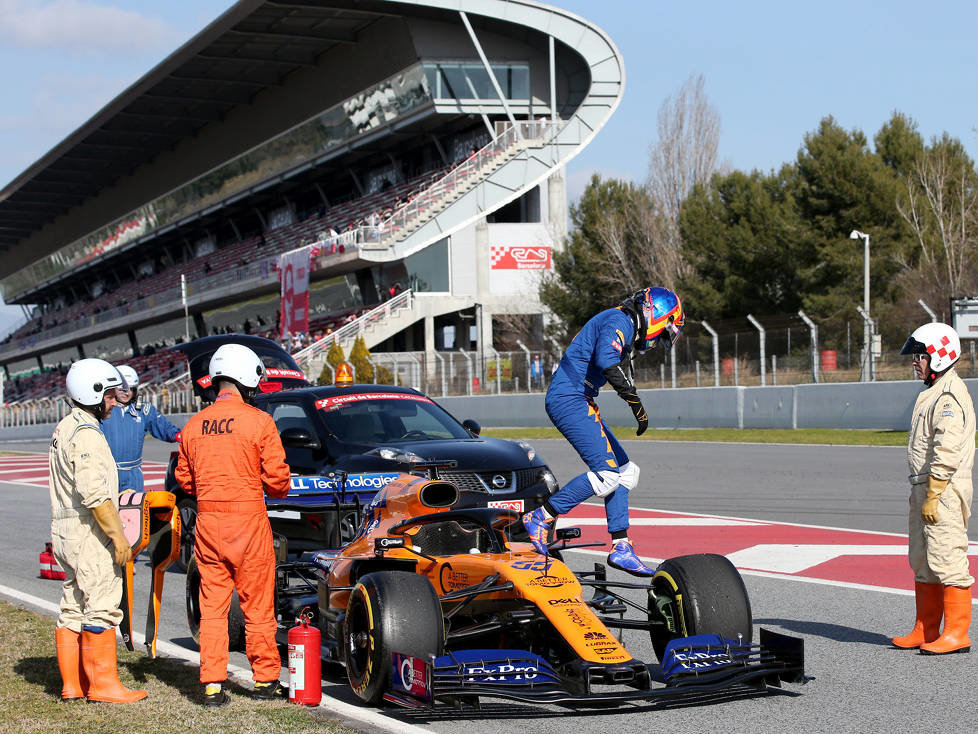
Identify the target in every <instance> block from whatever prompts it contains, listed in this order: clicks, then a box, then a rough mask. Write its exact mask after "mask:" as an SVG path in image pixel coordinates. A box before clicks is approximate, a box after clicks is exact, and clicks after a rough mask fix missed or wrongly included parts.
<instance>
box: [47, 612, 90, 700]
mask: <svg viewBox="0 0 978 734" xmlns="http://www.w3.org/2000/svg"><path fill="white" fill-rule="evenodd" d="M54 642H55V645H56V646H57V649H58V669H59V670H60V671H61V683H62V685H61V700H62V701H84V700H85V689H86V688H87V687H88V681H87V680H86V679H85V671H83V670H82V666H81V633H80V632H74V631H72V630H70V629H68V628H67V627H58V628H57V629H56V630H55V631H54Z"/></svg>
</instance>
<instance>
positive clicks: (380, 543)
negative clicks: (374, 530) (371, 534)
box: [374, 538, 404, 556]
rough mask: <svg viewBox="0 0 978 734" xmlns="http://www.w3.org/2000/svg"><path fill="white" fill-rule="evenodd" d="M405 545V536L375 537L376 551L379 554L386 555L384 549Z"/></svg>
mask: <svg viewBox="0 0 978 734" xmlns="http://www.w3.org/2000/svg"><path fill="white" fill-rule="evenodd" d="M403 547H404V538H374V553H376V554H377V555H378V556H382V555H384V551H389V550H393V549H394V548H403Z"/></svg>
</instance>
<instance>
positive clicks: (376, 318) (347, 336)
mask: <svg viewBox="0 0 978 734" xmlns="http://www.w3.org/2000/svg"><path fill="white" fill-rule="evenodd" d="M413 307H414V291H412V290H411V289H408V290H406V291H404V292H403V293H398V294H397V295H396V296H394V297H393V298H391V299H390V300H389V301H385V302H384V303H382V304H380V305H379V306H377V307H376V308H374V309H371V310H370V311H367V312H366V313H365V314H363V315H361V316H359V317H357V318H356V319H355V320H353V321H351V322H350V323H348V324H344V325H343V326H341V327H340V328H339V329H336V330H335V331H333V332H331V333H329V334H327V335H326V336H324V337H323V338H322V339H320V340H319V341H316V342H313V343H312V344H310V345H309V346H307V347H304V348H302V349H300V350H299V351H298V352H296V353H295V354H293V355H292V358H293V359H295V361H296V362H298V364H299V366H300V367H302V368H303V370H305V371H306V374H307V376H310V375H309V371H308V369H307V368H308V367H309V365H311V364H312V363H313V362H314V361H315V360H316V359H317V358H319V357H325V355H326V353H327V352H328V351H329V348H330V347H331V346H332V345H333V344H334V343H336V342H338V343H339V344H341V345H344V346H346V345H348V344H350V343H352V342H353V340H354V339H356V338H357V335H359V334H362V333H364V332H365V331H366V330H367V329H368V328H370V327H371V326H373V325H374V324H376V323H378V322H380V321H386V320H388V319H389V318H390V317H391V315H392V314H395V313H397V312H398V311H402V310H403V309H411V308H413ZM310 377H315V376H314V375H311V376H310Z"/></svg>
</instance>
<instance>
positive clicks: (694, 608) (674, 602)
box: [649, 553, 753, 661]
mask: <svg viewBox="0 0 978 734" xmlns="http://www.w3.org/2000/svg"><path fill="white" fill-rule="evenodd" d="M664 621H667V622H668V626H667V624H664V623H663V622H664ZM649 622H651V623H652V624H651V628H650V631H649V634H650V636H651V638H652V647H653V648H654V649H655V654H656V656H657V657H658V658H659V660H660V661H661V660H662V656H663V654H664V653H665V649H666V645H667V644H668V643H669V642H670V640H673V639H675V638H677V637H689V636H692V635H702V634H718V635H721V636H722V637H725V638H728V639H732V640H737V639H738V637H739V639H740V640H742V641H743V642H744V644H747V643H749V642H750V641H751V640H752V638H753V616H752V614H751V608H750V598H749V597H748V596H747V588H746V587H745V586H744V580H743V579H742V578H741V577H740V573H739V572H738V571H737V569H736V568H735V567H734V565H733V564H732V563H731V562H730V561H729V560H727V559H726V558H725V557H724V556H720V555H716V554H713V553H700V554H696V555H689V556H678V557H676V558H669V559H667V560H665V561H663V562H662V563H661V564H660V565H659V567H658V568H657V569H656V572H655V576H653V577H652V582H651V585H650V587H649ZM670 627H671V629H670Z"/></svg>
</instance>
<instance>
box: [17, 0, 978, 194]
mask: <svg viewBox="0 0 978 734" xmlns="http://www.w3.org/2000/svg"><path fill="white" fill-rule="evenodd" d="M552 4H556V5H558V6H560V7H563V8H566V9H567V10H570V11H572V12H574V13H577V14H578V15H581V16H583V17H585V18H587V19H588V20H591V21H592V22H594V23H596V24H597V25H598V26H600V27H601V28H602V29H603V30H604V31H605V32H607V33H608V35H609V36H610V37H611V39H612V40H613V41H614V42H615V44H616V45H617V46H618V49H619V51H621V53H622V54H623V56H624V58H625V67H626V91H625V98H624V100H623V102H622V104H621V106H620V108H619V109H618V111H617V112H616V114H615V115H614V117H613V118H612V119H611V121H610V122H609V123H608V124H607V126H606V127H605V129H604V130H603V131H602V132H601V133H599V134H598V136H597V138H596V139H595V140H594V141H593V142H592V144H591V145H590V146H589V147H588V148H587V149H586V150H585V151H584V152H583V153H581V154H580V155H579V156H578V157H577V158H576V159H575V160H574V161H572V162H571V164H570V165H569V167H568V193H569V194H570V196H571V197H572V198H575V197H576V196H578V195H579V194H580V192H581V190H582V189H583V187H584V185H585V184H586V182H587V179H588V178H589V177H590V174H591V173H592V172H599V173H601V174H602V175H604V176H613V177H621V178H630V179H633V180H636V181H641V180H643V179H644V178H645V175H646V166H647V161H648V147H649V144H650V143H651V142H652V141H653V138H654V136H655V118H656V113H657V111H658V108H659V105H660V104H661V103H662V100H663V99H664V98H665V97H666V96H668V95H670V94H673V93H674V92H675V91H676V90H677V89H678V88H679V87H680V86H681V85H682V83H683V82H684V81H685V80H686V79H687V78H688V77H689V76H690V75H693V74H702V75H703V76H704V78H705V80H706V91H707V94H708V95H709V98H710V100H711V102H712V103H713V104H714V105H715V106H716V107H717V109H718V111H719V114H720V119H721V136H720V157H721V159H722V160H723V161H725V162H726V163H727V164H728V165H729V166H731V167H733V168H740V169H753V168H757V169H761V170H763V171H767V170H769V169H772V168H777V167H778V166H780V165H781V164H782V163H784V162H785V161H789V160H792V159H794V157H795V156H796V155H797V152H798V148H799V147H800V145H801V144H802V139H803V136H804V134H805V133H806V132H808V131H810V130H813V129H815V127H816V126H817V125H818V122H819V120H820V119H821V118H822V117H824V116H825V115H830V114H831V115H833V116H834V117H835V118H836V120H838V121H839V123H840V124H842V125H843V127H846V128H848V129H851V128H859V129H861V130H863V132H865V133H866V134H867V136H868V137H869V138H870V139H872V136H873V135H874V134H875V132H876V131H877V130H878V129H879V128H880V126H881V125H882V124H883V123H884V122H885V121H886V120H887V119H888V118H889V117H890V114H891V113H892V111H893V110H895V109H897V110H900V111H901V112H904V113H905V114H908V115H910V116H911V117H912V118H914V119H915V120H917V122H918V124H919V129H920V132H921V133H923V134H924V136H925V137H927V138H929V137H931V136H933V135H939V134H940V133H941V132H943V131H947V132H948V133H950V134H951V135H953V136H955V137H957V138H959V139H960V140H961V141H962V142H963V143H964V144H965V147H966V148H967V150H968V151H969V152H970V154H971V156H972V158H974V157H976V156H978V133H976V132H975V127H976V126H978V108H976V106H975V104H974V100H975V99H978V74H976V73H975V68H974V67H975V59H976V54H978V52H976V49H978V3H975V2H974V0H971V1H970V2H966V1H965V0H944V1H941V2H937V3H932V4H931V5H928V6H925V5H924V4H922V3H920V0H916V1H915V2H909V1H907V0H890V1H889V2H886V3H879V2H868V1H865V0H849V1H848V2H842V1H840V0H823V2H820V3H791V2H784V0H779V1H777V2H775V1H774V0H759V1H752V0H746V2H740V3H732V2H720V1H719V0H716V1H705V0H704V1H701V2H685V3H681V2H675V0H600V2H598V1H596V0H560V2H556V3H552ZM231 5H232V3H231V2H229V1H228V0H168V2H165V3H160V2H158V1H153V2H150V1H149V0H125V1H123V0H0V68H2V69H4V73H3V74H2V75H0V99H2V100H3V104H2V105H0V186H3V185H6V183H8V182H9V181H11V180H12V179H13V178H14V177H16V176H17V175H18V174H19V173H20V172H21V171H23V170H24V169H25V168H26V167H27V166H28V165H30V164H31V163H32V162H33V161H34V160H36V159H37V158H38V157H39V156H41V155H43V154H44V153H45V152H47V151H48V150H49V149H50V148H51V147H53V146H54V145H55V144H57V143H58V142H59V141H60V140H62V139H63V138H64V137H65V136H66V135H68V134H69V133H70V132H71V131H72V130H74V129H75V128H76V127H78V126H79V125H80V124H82V123H83V122H84V121H85V120H86V119H88V117H90V116H91V115H92V114H94V113H95V112H96V111H98V109H99V108H101V107H102V106H103V105H104V104H105V103H107V102H108V101H109V100H110V99H111V98H112V97H114V96H115V95H116V94H118V93H119V92H121V91H122V90H123V89H124V88H125V87H126V86H128V85H129V84H131V83H132V82H134V81H136V79H138V78H139V77H140V76H141V75H142V74H144V73H145V72H146V71H148V70H149V69H150V68H151V67H152V66H154V65H155V64H156V63H158V62H159V61H161V60H162V59H163V58H164V57H165V56H166V55H167V54H168V53H169V52H171V51H172V50H174V49H175V48H177V47H178V46H179V45H180V44H181V43H183V42H184V41H186V40H188V39H189V38H190V37H191V36H192V35H193V34H194V33H196V32H197V31H198V30H200V29H201V28H203V27H204V26H205V25H206V24H207V23H209V22H210V21H211V20H213V19H214V18H216V17H217V16H218V15H219V14H220V13H222V12H223V11H224V10H226V9H227V8H228V7H230V6H231ZM12 70H16V73H11V71H12Z"/></svg>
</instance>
